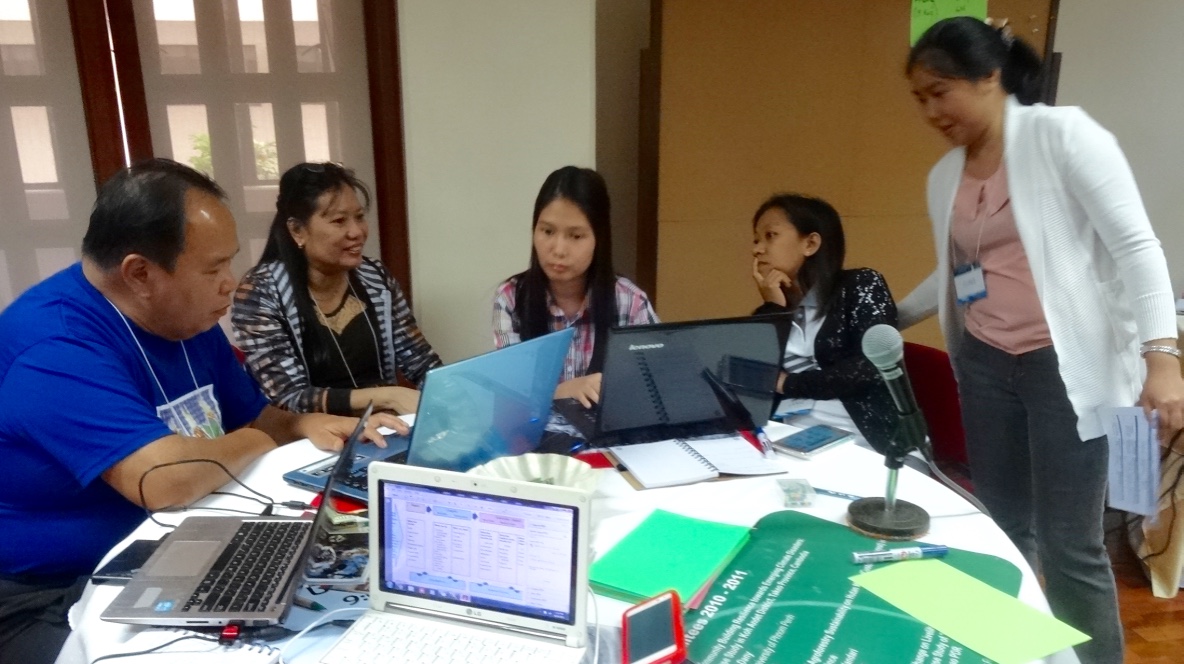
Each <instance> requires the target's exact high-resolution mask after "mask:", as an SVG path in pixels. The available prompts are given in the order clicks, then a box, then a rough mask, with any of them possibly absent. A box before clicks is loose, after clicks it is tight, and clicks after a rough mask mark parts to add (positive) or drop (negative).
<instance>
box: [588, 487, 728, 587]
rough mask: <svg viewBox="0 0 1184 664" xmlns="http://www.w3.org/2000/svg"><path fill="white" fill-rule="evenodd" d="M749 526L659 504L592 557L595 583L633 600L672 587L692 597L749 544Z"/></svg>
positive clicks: (593, 585)
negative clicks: (706, 518)
mask: <svg viewBox="0 0 1184 664" xmlns="http://www.w3.org/2000/svg"><path fill="white" fill-rule="evenodd" d="M749 530H750V529H749V528H747V527H745V526H734V525H730V524H726V523H717V522H715V521H704V520H702V519H694V518H691V517H688V516H682V515H680V514H674V513H672V512H667V511H664V510H654V511H653V512H651V513H650V515H649V516H647V517H646V518H645V520H644V521H642V522H641V525H639V526H638V527H637V528H634V529H633V530H632V531H631V532H630V533H629V534H628V535H626V536H625V538H624V539H622V540H621V541H620V542H618V543H617V545H616V546H614V547H613V548H611V549H609V550H608V552H607V553H605V554H604V555H603V556H601V557H600V558H599V559H597V560H596V562H594V563H592V570H591V573H590V574H589V577H590V580H591V582H592V587H593V588H594V589H595V590H596V591H597V592H599V593H601V594H603V595H608V596H610V597H616V598H617V599H621V600H624V601H627V602H638V601H641V600H643V599H645V598H647V597H653V596H654V595H657V594H658V593H662V592H666V591H667V590H671V589H673V590H676V591H678V594H679V596H680V597H684V598H692V597H694V596H695V594H696V593H698V592H699V590H700V589H701V588H702V587H703V586H704V585H706V584H707V583H709V582H710V581H711V579H712V578H714V575H715V574H716V573H718V571H719V570H720V569H722V568H723V566H724V565H726V564H727V563H728V562H729V561H731V559H732V558H734V557H735V556H736V554H737V553H738V552H739V551H740V549H741V548H743V546H744V545H745V543H747V542H748V533H749Z"/></svg>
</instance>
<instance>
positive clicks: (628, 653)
mask: <svg viewBox="0 0 1184 664" xmlns="http://www.w3.org/2000/svg"><path fill="white" fill-rule="evenodd" d="M686 657H687V644H686V641H685V640H684V639H683V632H682V603H681V602H680V601H679V600H678V593H676V592H674V591H673V590H670V591H667V592H664V593H662V594H661V595H658V596H657V597H653V598H650V599H647V600H646V601H644V602H642V603H640V604H636V605H634V606H631V607H629V608H628V609H626V611H625V614H624V615H623V616H622V617H621V662H622V663H623V664H667V663H669V664H678V663H679V662H683V661H685V660H686Z"/></svg>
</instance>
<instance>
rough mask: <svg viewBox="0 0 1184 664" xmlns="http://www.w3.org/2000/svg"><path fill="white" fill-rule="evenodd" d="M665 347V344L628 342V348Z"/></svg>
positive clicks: (649, 348) (647, 348)
mask: <svg viewBox="0 0 1184 664" xmlns="http://www.w3.org/2000/svg"><path fill="white" fill-rule="evenodd" d="M665 347H666V344H629V350H654V349H657V348H665Z"/></svg>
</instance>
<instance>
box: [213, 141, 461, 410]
mask: <svg viewBox="0 0 1184 664" xmlns="http://www.w3.org/2000/svg"><path fill="white" fill-rule="evenodd" d="M359 196H360V200H359ZM369 205H370V194H369V191H368V190H367V189H366V186H365V185H364V184H362V182H361V181H360V180H358V178H357V177H356V176H355V175H354V173H353V171H351V170H349V169H347V168H344V167H342V166H339V165H337V164H332V163H323V164H321V163H315V164H298V165H296V166H293V167H292V168H290V169H288V171H287V172H286V173H284V175H283V177H282V178H280V192H279V197H278V199H277V200H276V215H275V220H274V221H273V222H272V224H271V231H270V233H269V235H268V238H267V246H266V247H265V248H264V250H263V255H262V257H260V259H259V263H258V264H257V265H256V266H255V267H254V268H252V269H251V270H250V271H248V272H247V274H246V275H245V276H244V277H243V280H242V283H241V284H239V288H238V292H237V293H235V296H234V305H233V309H232V311H231V317H230V321H231V325H232V326H233V328H234V339H235V343H236V344H237V345H238V347H239V348H240V349H241V350H242V351H243V352H244V353H245V354H246V360H247V367H248V369H249V370H250V372H251V374H252V375H254V376H255V378H256V379H257V380H258V381H259V384H260V385H262V387H263V391H264V392H265V393H266V394H267V396H268V398H270V399H271V400H272V402H273V403H275V404H276V405H277V406H280V407H282V408H287V409H288V410H292V411H297V412H327V413H336V414H350V413H353V414H356V413H360V412H361V411H362V410H363V409H364V408H365V407H366V404H368V403H370V402H371V401H373V402H374V406H375V408H376V409H380V410H390V411H394V412H396V413H412V412H415V408H416V405H417V404H418V402H419V392H418V391H417V390H414V389H410V388H406V387H399V386H397V383H398V380H399V374H400V373H401V374H402V375H403V377H404V378H406V379H407V380H408V381H410V382H412V383H415V384H416V385H419V384H421V383H422V382H423V378H424V375H425V374H426V373H427V371H428V369H431V368H432V367H434V366H437V365H439V364H440V358H439V356H437V355H436V352H435V351H433V350H432V347H431V346H430V345H429V344H428V342H427V340H426V339H424V337H423V334H422V333H421V332H420V331H419V327H418V326H417V325H416V323H415V317H414V316H413V315H412V313H411V308H410V306H408V304H407V298H406V297H405V296H404V295H403V290H402V289H401V288H400V287H399V284H398V282H397V281H395V279H394V277H392V276H391V274H390V273H389V272H387V270H386V268H385V267H384V266H383V265H382V263H381V262H379V261H377V260H374V259H372V258H367V257H365V256H363V255H362V247H363V245H365V243H366V237H367V235H368V233H369V228H368V225H367V222H366V210H367V208H369Z"/></svg>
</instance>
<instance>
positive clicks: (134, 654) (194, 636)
mask: <svg viewBox="0 0 1184 664" xmlns="http://www.w3.org/2000/svg"><path fill="white" fill-rule="evenodd" d="M187 640H193V641H205V642H207V643H211V644H214V645H218V643H219V639H218V638H217V637H214V636H203V635H201V634H186V635H185V636H179V637H177V638H175V639H173V640H172V641H169V642H167V643H162V644H160V645H158V646H156V647H155V648H148V649H147V650H137V651H135V652H121V653H116V654H114V655H103V656H102V657H97V658H95V659H93V660H91V663H90V664H99V662H105V661H107V660H112V659H118V658H121V657H139V656H140V655H149V654H152V653H154V652H157V651H159V650H163V649H165V648H167V647H169V646H171V645H174V644H176V643H180V642H181V641H187Z"/></svg>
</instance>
